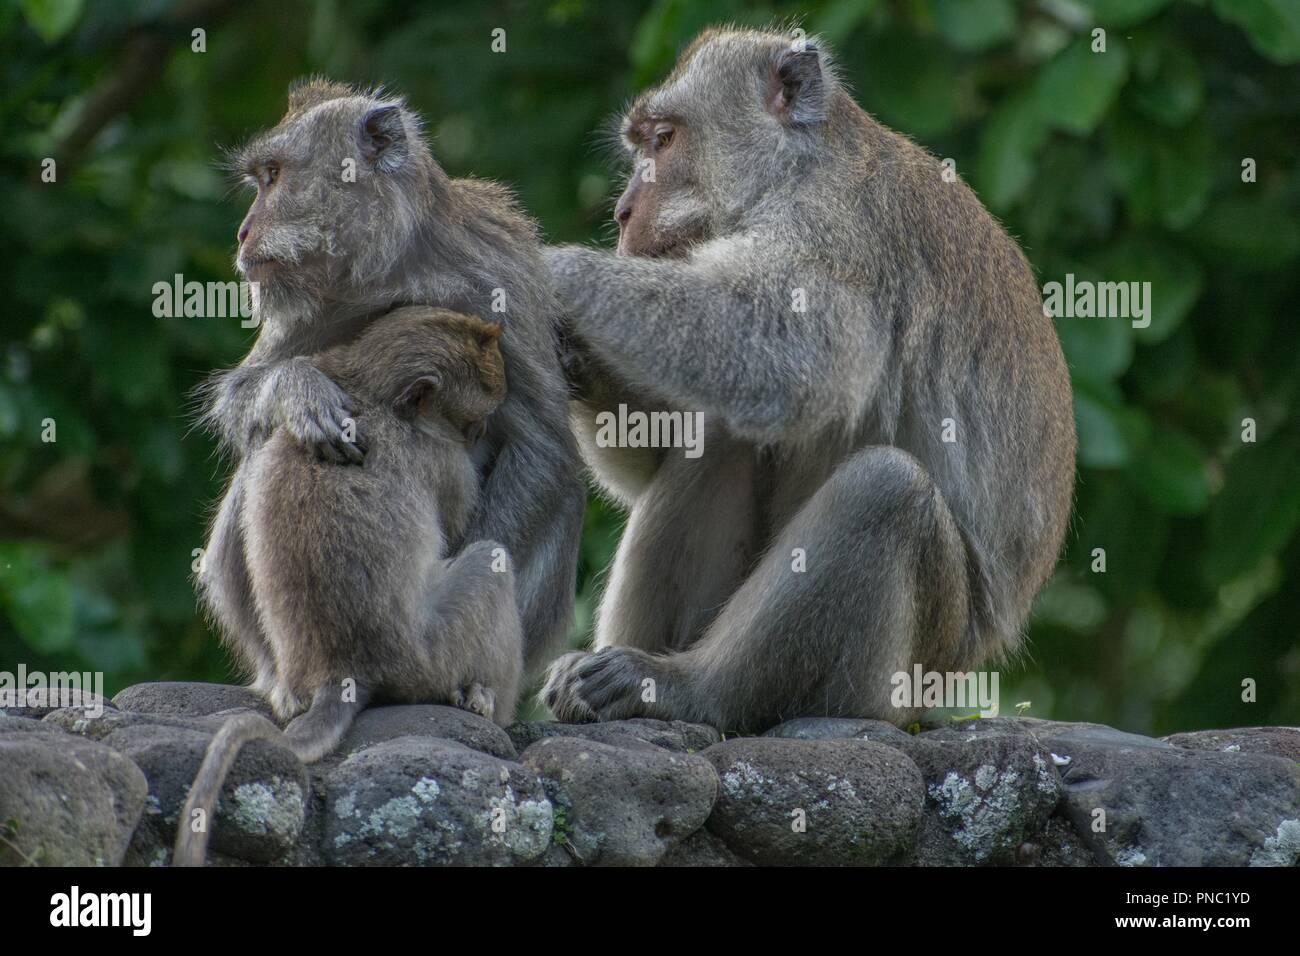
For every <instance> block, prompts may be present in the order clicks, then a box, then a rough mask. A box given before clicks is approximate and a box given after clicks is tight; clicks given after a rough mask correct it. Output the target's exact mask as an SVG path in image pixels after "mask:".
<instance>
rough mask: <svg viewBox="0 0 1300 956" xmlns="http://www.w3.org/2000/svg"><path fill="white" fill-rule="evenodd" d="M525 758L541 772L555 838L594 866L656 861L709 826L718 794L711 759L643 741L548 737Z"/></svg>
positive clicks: (526, 763) (583, 861) (526, 752)
mask: <svg viewBox="0 0 1300 956" xmlns="http://www.w3.org/2000/svg"><path fill="white" fill-rule="evenodd" d="M521 760H522V761H523V764H524V766H526V767H528V768H530V769H532V770H533V771H535V772H536V773H537V774H538V775H539V776H540V777H541V778H542V784H543V785H544V786H545V787H546V794H547V796H549V797H550V798H551V804H552V805H553V806H554V807H555V829H556V836H557V840H559V841H560V842H563V843H565V844H566V845H567V848H568V849H569V850H570V851H571V852H572V854H573V855H574V857H575V858H576V859H578V860H579V861H581V862H582V863H584V864H589V865H590V864H600V865H608V866H654V865H655V864H656V863H658V862H659V861H660V860H661V859H662V858H663V856H664V854H665V853H667V852H668V851H669V850H670V849H671V848H672V847H674V846H676V845H677V844H679V843H681V842H682V841H683V840H685V839H686V838H687V837H688V836H690V835H691V834H692V833H694V832H695V831H696V830H698V829H699V828H700V827H701V826H703V825H704V821H705V820H706V819H707V818H708V816H709V811H710V810H712V809H713V801H714V800H715V799H716V797H717V795H718V776H717V774H716V773H715V772H714V770H713V767H712V765H711V764H710V763H709V762H708V761H707V760H704V759H703V758H701V757H698V756H695V755H692V754H682V753H674V752H672V751H668V750H664V749H662V748H659V747H655V746H653V745H649V744H646V743H645V742H643V741H638V742H636V743H635V744H633V745H632V746H630V747H629V746H615V745H610V744H603V743H599V742H597V741H594V740H585V739H582V738H578V737H547V738H544V739H542V740H539V741H538V742H537V743H535V744H533V745H532V746H531V747H529V748H528V749H527V750H526V751H524V755H523V757H522V758H521Z"/></svg>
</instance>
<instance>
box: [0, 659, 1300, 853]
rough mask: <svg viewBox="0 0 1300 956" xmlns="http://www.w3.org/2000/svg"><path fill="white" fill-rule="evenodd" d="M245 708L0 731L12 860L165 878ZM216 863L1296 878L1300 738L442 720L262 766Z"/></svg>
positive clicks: (129, 706) (425, 712) (859, 724)
mask: <svg viewBox="0 0 1300 956" xmlns="http://www.w3.org/2000/svg"><path fill="white" fill-rule="evenodd" d="M245 709H253V710H258V711H261V712H263V713H266V712H267V711H266V707H265V704H264V703H263V702H262V701H261V700H260V699H258V698H257V697H256V696H254V695H253V694H251V693H249V692H248V691H247V690H244V689H243V688H239V687H228V686H223V685H215V684H139V685H136V686H134V687H130V688H128V689H126V690H124V691H122V692H121V693H120V694H118V695H117V697H116V698H114V700H113V701H112V703H111V704H108V703H106V704H105V709H104V712H103V715H102V716H100V717H96V718H88V717H86V716H85V714H84V712H83V711H80V710H76V711H74V710H48V709H42V708H27V709H22V710H18V709H10V710H9V711H7V712H4V711H0V863H3V864H8V865H23V864H25V863H37V864H65V865H110V866H111V865H119V864H125V865H131V866H158V865H164V864H165V863H166V862H167V860H168V857H169V855H170V849H171V845H172V841H173V838H174V835H175V832H176V827H177V824H178V817H179V814H180V809H181V806H182V805H183V803H184V800H185V795H186V791H187V788H188V786H189V784H190V781H191V780H192V779H193V777H194V774H195V772H196V771H197V769H198V765H199V762H200V760H201V759H202V755H203V751H204V748H205V747H206V745H207V742H208V740H209V739H210V738H211V736H212V733H213V732H214V730H215V729H216V727H218V726H219V725H220V724H221V722H222V720H223V719H224V718H225V717H226V716H228V715H229V714H231V713H236V712H239V711H241V710H245ZM209 855H210V860H211V862H212V863H214V864H217V865H230V866H251V865H303V864H327V865H342V866H369V865H390V866H424V865H445V864H470V865H480V864H481V865H520V866H522V865H538V866H573V865H649V866H653V865H660V866H749V865H755V864H757V865H787V864H809V865H873V864H902V865H918V866H924V865H953V864H956V865H1018V866H1088V865H1098V864H1103V865H1104V864H1118V865H1122V866H1179V865H1186V866H1205V865H1220V866H1221V865H1227V866H1293V865H1296V863H1297V860H1298V859H1300V730H1297V729H1295V728H1282V727H1271V728H1249V729H1242V730H1222V731H1202V732H1198V733H1186V734H1175V735H1173V736H1170V737H1167V738H1165V739H1163V740H1157V739H1154V738H1150V737H1142V736H1138V735H1135V734H1128V733H1124V732H1122V731H1118V730H1114V729H1112V728H1110V727H1104V726H1100V725H1097V724H1082V723H1066V722H1058V721H1045V720H1035V719H1029V718H1008V717H999V718H994V719H991V720H965V721H954V722H952V723H950V724H949V725H948V726H944V727H940V728H937V729H933V730H927V731H924V732H922V733H919V734H917V735H911V734H908V733H905V732H903V731H901V730H899V729H897V728H895V727H893V726H891V725H889V724H885V723H881V722H879V721H871V720H843V719H822V718H812V719H802V720H794V721H790V722H788V723H785V724H782V725H780V726H778V727H776V728H774V729H773V730H771V731H769V732H768V733H767V734H766V735H764V736H762V737H731V738H728V739H726V740H721V739H720V737H719V734H718V732H717V731H716V730H714V729H713V728H711V727H705V726H700V725H696V724H684V723H676V722H674V723H668V722H664V721H655V720H628V721H615V722H611V723H604V724H558V723H549V722H536V723H521V724H516V725H514V726H512V727H510V728H508V729H506V730H502V729H501V728H499V727H497V726H495V725H494V724H491V723H489V722H487V721H485V720H482V719H480V718H478V717H476V716H474V715H472V714H469V713H467V712H465V711H460V710H456V709H453V708H450V707H436V706H409V707H382V708H375V709H372V710H368V711H366V712H365V713H363V714H362V715H361V717H360V718H359V719H358V720H357V722H356V724H355V725H354V726H353V728H352V730H351V731H350V732H349V734H348V736H347V738H346V739H345V740H344V741H343V744H342V746H341V747H340V748H339V749H338V751H337V752H336V753H335V754H333V755H332V756H330V757H329V758H327V759H326V760H325V761H323V762H322V763H320V764H316V765H312V766H310V767H304V766H303V765H302V764H301V763H300V762H299V761H298V760H297V758H295V757H294V756H293V754H291V753H290V752H289V751H288V750H286V749H284V748H283V747H280V746H278V745H275V744H272V743H266V742H259V743H255V744H252V745H250V746H249V747H247V748H245V750H244V751H243V753H242V754H241V756H240V758H239V760H238V761H237V762H236V764H235V767H234V769H233V771H232V773H231V775H230V779H229V780H228V781H227V785H226V788H225V790H224V792H223V794H222V799H221V803H220V805H219V807H218V810H217V815H216V823H215V826H214V829H213V835H212V841H211V850H210V854H209Z"/></svg>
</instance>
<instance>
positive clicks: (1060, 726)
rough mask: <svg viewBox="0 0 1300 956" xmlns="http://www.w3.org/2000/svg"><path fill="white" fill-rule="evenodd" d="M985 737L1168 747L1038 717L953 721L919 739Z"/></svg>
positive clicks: (1136, 736)
mask: <svg viewBox="0 0 1300 956" xmlns="http://www.w3.org/2000/svg"><path fill="white" fill-rule="evenodd" d="M981 737H1023V738H1028V739H1033V740H1035V741H1040V742H1041V741H1042V740H1045V739H1046V738H1048V737H1066V738H1069V739H1075V740H1080V741H1088V740H1091V741H1094V742H1098V743H1111V744H1115V745H1125V746H1132V747H1165V746H1167V744H1165V743H1163V742H1162V741H1160V740H1157V739H1156V738H1154V737H1143V736H1142V735H1140V734H1130V733H1126V732H1125V731H1122V730H1116V729H1115V728H1114V727H1107V726H1106V725H1105V724H1090V723H1085V722H1081V721H1064V720H1040V719H1039V718H1037V717H983V718H976V719H971V720H951V719H949V720H948V722H947V723H945V724H944V725H943V726H941V727H938V728H935V729H933V730H928V731H926V732H925V733H923V734H920V735H919V736H918V737H916V738H914V739H917V740H941V741H952V742H969V741H972V740H976V739H978V738H981Z"/></svg>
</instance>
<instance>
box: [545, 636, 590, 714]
mask: <svg viewBox="0 0 1300 956" xmlns="http://www.w3.org/2000/svg"><path fill="white" fill-rule="evenodd" d="M592 656H593V655H592V654H590V653H588V652H587V651H571V652H570V653H568V654H565V655H564V656H563V657H560V658H558V659H557V660H556V661H554V662H553V663H552V664H551V666H550V667H549V668H548V669H547V672H546V683H545V685H544V686H543V687H542V692H541V698H542V703H544V704H545V705H546V706H547V707H549V708H550V709H551V712H552V713H553V714H555V718H556V719H557V720H562V721H565V722H566V723H571V724H579V723H587V722H589V721H592V720H595V719H596V714H595V713H594V712H593V711H592V710H591V708H590V707H588V706H587V705H586V704H585V703H583V702H582V700H581V699H580V698H579V697H578V696H577V695H576V694H575V693H574V682H575V680H576V672H577V668H578V666H579V665H580V664H581V663H582V662H583V661H585V660H586V659H588V658H590V657H592Z"/></svg>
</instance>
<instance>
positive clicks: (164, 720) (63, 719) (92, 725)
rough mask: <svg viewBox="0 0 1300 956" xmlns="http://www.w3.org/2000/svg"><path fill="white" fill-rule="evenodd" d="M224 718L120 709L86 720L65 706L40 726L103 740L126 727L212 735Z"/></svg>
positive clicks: (90, 738)
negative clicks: (167, 728)
mask: <svg viewBox="0 0 1300 956" xmlns="http://www.w3.org/2000/svg"><path fill="white" fill-rule="evenodd" d="M232 713H237V711H234V712H232ZM227 716H228V715H226V714H214V715H213V716H211V717H177V716H172V715H169V714H136V713H130V712H128V711H123V710H106V711H104V713H103V714H102V715H101V716H99V717H87V716H86V715H85V714H84V713H83V712H82V711H80V710H77V709H74V708H68V707H65V708H63V709H61V710H56V711H52V712H51V713H49V714H47V715H46V716H45V718H44V720H43V721H42V723H43V724H45V725H46V726H48V727H50V728H57V729H59V730H65V731H67V732H68V733H70V734H76V735H77V736H79V737H86V738H87V739H89V740H104V739H106V738H107V737H108V736H109V735H111V734H113V733H114V732H116V731H118V730H122V729H123V728H126V727H175V728H177V729H180V730H197V731H204V732H207V733H215V732H216V731H217V729H218V728H219V727H220V726H221V725H222V724H223V723H224V722H225V720H226V717H227Z"/></svg>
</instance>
